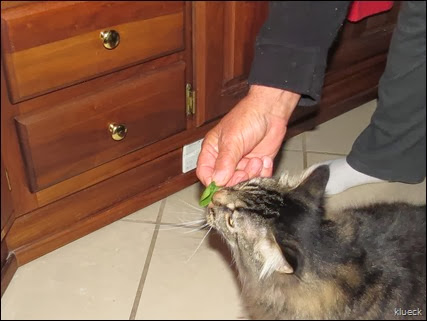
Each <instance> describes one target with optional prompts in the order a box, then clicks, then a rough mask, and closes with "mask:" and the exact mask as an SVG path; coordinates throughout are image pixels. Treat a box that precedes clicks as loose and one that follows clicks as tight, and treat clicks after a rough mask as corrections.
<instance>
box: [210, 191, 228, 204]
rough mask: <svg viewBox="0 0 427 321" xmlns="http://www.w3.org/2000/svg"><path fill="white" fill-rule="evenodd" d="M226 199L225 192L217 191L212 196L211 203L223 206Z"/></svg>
mask: <svg viewBox="0 0 427 321" xmlns="http://www.w3.org/2000/svg"><path fill="white" fill-rule="evenodd" d="M226 198H227V191H225V190H220V191H217V192H215V194H213V196H212V203H216V204H218V203H219V204H224V203H225V201H226Z"/></svg>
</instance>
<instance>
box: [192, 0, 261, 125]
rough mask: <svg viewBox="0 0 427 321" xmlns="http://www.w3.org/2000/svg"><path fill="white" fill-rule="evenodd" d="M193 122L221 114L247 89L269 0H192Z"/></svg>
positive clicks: (205, 120) (209, 119)
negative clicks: (193, 0)
mask: <svg viewBox="0 0 427 321" xmlns="http://www.w3.org/2000/svg"><path fill="white" fill-rule="evenodd" d="M193 10H194V11H193V35H194V38H193V40H194V60H193V61H194V75H195V77H194V78H195V84H194V85H195V88H196V115H197V116H196V123H197V126H200V125H202V124H204V123H206V122H209V121H211V120H213V119H216V118H218V117H220V116H223V115H224V114H225V113H227V112H228V111H229V110H230V109H231V108H232V107H233V106H234V105H235V104H236V103H237V102H238V101H239V100H240V99H241V98H242V97H243V96H244V95H245V94H246V92H247V90H248V85H247V78H248V75H249V71H250V67H251V63H252V59H253V55H254V43H255V38H256V36H257V34H258V31H259V29H260V28H261V26H262V24H263V23H264V21H265V19H266V18H267V12H268V1H224V2H220V1H195V2H194V3H193Z"/></svg>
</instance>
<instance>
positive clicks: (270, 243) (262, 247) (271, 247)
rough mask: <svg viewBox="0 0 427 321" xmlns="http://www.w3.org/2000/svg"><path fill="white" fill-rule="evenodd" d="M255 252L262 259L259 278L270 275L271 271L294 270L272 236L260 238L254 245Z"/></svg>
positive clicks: (287, 271)
mask: <svg viewBox="0 0 427 321" xmlns="http://www.w3.org/2000/svg"><path fill="white" fill-rule="evenodd" d="M255 252H256V254H257V256H258V257H259V258H260V259H261V261H262V269H261V272H260V275H259V278H260V279H263V278H265V277H268V276H270V275H271V274H272V273H273V272H278V273H285V274H290V273H293V272H294V269H293V268H292V266H291V265H290V264H289V263H288V261H286V258H285V256H284V255H283V252H282V250H281V249H280V246H279V244H277V241H276V239H275V238H274V236H270V237H265V238H262V239H261V240H260V241H259V242H258V243H257V244H256V246H255Z"/></svg>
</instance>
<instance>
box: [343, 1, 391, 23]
mask: <svg viewBox="0 0 427 321" xmlns="http://www.w3.org/2000/svg"><path fill="white" fill-rule="evenodd" d="M391 7H393V1H353V3H352V4H351V7H350V10H349V13H348V15H347V19H348V20H349V21H351V22H356V21H360V20H362V19H364V18H366V17H369V16H372V15H374V14H377V13H380V12H384V11H387V10H390V9H391Z"/></svg>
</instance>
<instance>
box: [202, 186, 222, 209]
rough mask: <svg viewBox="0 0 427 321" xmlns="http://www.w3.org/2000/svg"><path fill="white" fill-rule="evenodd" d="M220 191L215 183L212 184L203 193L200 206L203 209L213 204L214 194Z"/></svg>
mask: <svg viewBox="0 0 427 321" xmlns="http://www.w3.org/2000/svg"><path fill="white" fill-rule="evenodd" d="M217 190H218V186H216V184H215V182H212V183H210V184H209V185H208V186H207V187H206V189H205V190H204V191H203V193H202V196H201V197H200V201H199V205H200V206H202V207H206V206H208V205H209V203H210V202H211V199H212V196H213V194H215V192H216V191H217Z"/></svg>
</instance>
